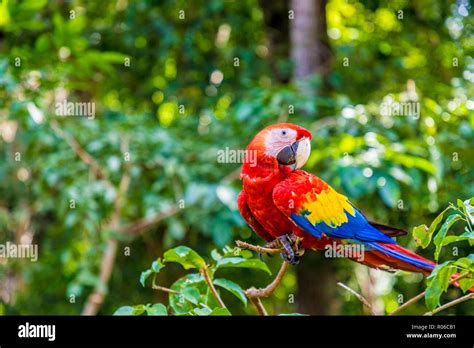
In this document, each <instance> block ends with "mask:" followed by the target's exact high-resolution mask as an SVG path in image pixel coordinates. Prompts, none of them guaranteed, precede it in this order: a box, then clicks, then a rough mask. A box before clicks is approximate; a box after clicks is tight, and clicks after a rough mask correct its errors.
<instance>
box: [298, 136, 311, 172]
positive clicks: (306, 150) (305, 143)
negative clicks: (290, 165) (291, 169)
mask: <svg viewBox="0 0 474 348" xmlns="http://www.w3.org/2000/svg"><path fill="white" fill-rule="evenodd" d="M310 153H311V143H310V142H309V139H308V138H303V139H302V140H301V141H300V142H299V143H298V149H297V150H296V168H297V169H300V168H301V167H303V166H304V164H305V163H306V161H307V160H308V158H309V154H310Z"/></svg>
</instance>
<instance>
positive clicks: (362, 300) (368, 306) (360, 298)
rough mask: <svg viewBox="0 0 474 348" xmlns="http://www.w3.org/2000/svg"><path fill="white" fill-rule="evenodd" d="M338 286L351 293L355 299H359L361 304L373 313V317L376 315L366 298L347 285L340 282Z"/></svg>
mask: <svg viewBox="0 0 474 348" xmlns="http://www.w3.org/2000/svg"><path fill="white" fill-rule="evenodd" d="M337 285H339V286H340V287H341V288H343V289H345V290H347V291H349V292H350V293H351V294H353V295H354V296H355V297H357V299H358V300H359V301H360V302H362V303H363V304H364V305H365V306H366V307H367V308H368V309H369V311H370V313H372V315H376V314H375V312H374V310H373V309H372V306H371V305H370V303H369V301H367V300H366V299H365V297H364V296H362V295H361V294H359V293H357V292H356V291H355V290H353V289H351V288H350V287H348V286H347V285H345V284H343V283H341V282H338V283H337Z"/></svg>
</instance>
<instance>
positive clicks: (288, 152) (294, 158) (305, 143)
mask: <svg viewBox="0 0 474 348" xmlns="http://www.w3.org/2000/svg"><path fill="white" fill-rule="evenodd" d="M310 152H311V144H310V142H309V139H308V138H303V139H301V140H299V141H297V142H294V143H293V144H291V145H288V146H286V147H284V148H283V149H282V150H281V151H280V152H279V153H278V155H277V160H278V163H280V164H282V165H287V166H290V165H293V164H295V168H298V169H299V168H301V167H302V166H303V165H304V164H305V163H306V161H307V160H308V158H309V154H310Z"/></svg>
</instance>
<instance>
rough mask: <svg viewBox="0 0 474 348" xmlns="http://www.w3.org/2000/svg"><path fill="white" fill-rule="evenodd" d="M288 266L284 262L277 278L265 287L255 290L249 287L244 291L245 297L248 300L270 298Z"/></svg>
mask: <svg viewBox="0 0 474 348" xmlns="http://www.w3.org/2000/svg"><path fill="white" fill-rule="evenodd" d="M288 265H289V263H288V262H286V261H284V262H283V263H282V264H281V267H280V270H279V271H278V274H277V276H276V277H275V279H274V280H273V281H272V282H271V283H270V284H268V285H267V286H266V287H264V288H261V289H256V288H254V287H251V288H249V289H247V290H245V295H247V297H248V298H250V299H252V298H255V297H268V296H270V295H271V294H272V293H273V292H274V291H275V289H276V288H277V287H278V285H280V283H281V280H282V279H283V276H284V275H285V273H286V271H287V270H288Z"/></svg>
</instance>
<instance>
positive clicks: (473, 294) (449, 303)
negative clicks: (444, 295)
mask: <svg viewBox="0 0 474 348" xmlns="http://www.w3.org/2000/svg"><path fill="white" fill-rule="evenodd" d="M471 299H474V292H471V293H470V294H467V295H464V296H462V297H459V298H457V299H455V300H454V301H451V302H448V303H446V304H444V305H442V306H440V307H438V308H436V309H433V310H432V311H431V312H427V313H425V314H423V315H433V314H436V313H439V312H441V311H443V310H445V309H447V308H449V307H452V306H454V305H457V304H458V303H461V302H464V301H467V300H471Z"/></svg>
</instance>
